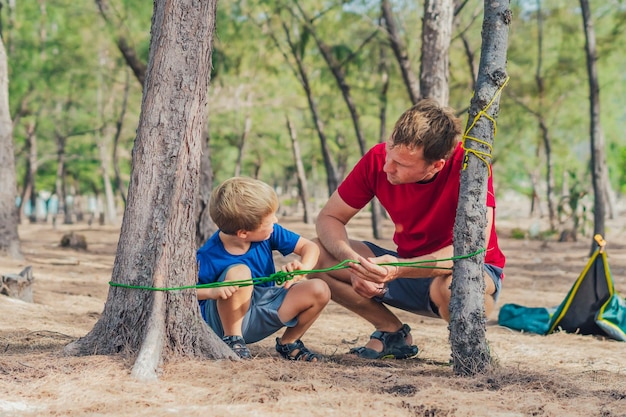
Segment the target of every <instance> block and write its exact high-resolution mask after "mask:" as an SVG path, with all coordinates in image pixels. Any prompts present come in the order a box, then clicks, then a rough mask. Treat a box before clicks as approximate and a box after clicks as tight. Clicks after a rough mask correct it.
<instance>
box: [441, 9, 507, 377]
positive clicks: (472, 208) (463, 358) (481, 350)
mask: <svg viewBox="0 0 626 417" xmlns="http://www.w3.org/2000/svg"><path fill="white" fill-rule="evenodd" d="M511 18H512V13H511V11H510V9H509V2H508V1H503V2H499V3H492V2H490V1H487V0H486V1H485V5H484V22H483V32H482V47H481V58H480V65H479V71H478V79H477V83H476V87H477V88H476V92H475V94H474V96H473V97H472V100H471V103H470V109H469V118H468V122H467V128H466V130H468V131H467V133H466V138H467V139H468V140H467V141H466V142H465V148H466V149H468V150H470V152H467V153H466V154H467V161H466V163H467V165H466V168H465V169H464V170H463V171H462V172H461V185H460V189H459V205H458V209H457V215H456V219H455V225H454V239H453V240H454V255H455V256H456V257H459V256H464V255H469V254H471V253H474V252H476V251H479V250H480V249H482V248H484V247H485V242H486V237H485V228H486V221H487V219H486V207H485V201H486V196H487V179H488V176H489V175H490V173H491V172H490V167H489V163H490V161H491V160H490V156H491V150H490V149H491V145H492V144H493V139H494V132H495V128H496V126H495V125H494V124H495V121H496V119H497V115H498V111H499V107H500V92H501V89H502V88H503V87H504V85H505V84H506V81H507V80H508V76H507V74H506V51H507V41H508V31H509V24H510V23H511ZM483 112H484V114H483ZM487 116H488V117H487ZM469 138H477V139H478V140H480V141H484V142H485V144H483V143H481V142H478V141H477V140H469ZM486 144H487V145H489V146H486ZM475 152H484V153H485V155H486V156H482V159H481V158H479V157H478V155H480V154H478V155H477V154H476V153H475ZM483 267H484V253H483V254H481V255H480V256H472V257H468V258H465V259H456V260H455V261H454V268H453V273H452V275H453V279H452V286H451V290H452V299H451V301H450V344H451V349H452V358H453V360H454V372H455V373H456V374H457V375H474V374H477V373H482V372H485V371H487V370H489V369H490V368H491V354H490V352H489V345H488V344H487V342H486V339H485V332H486V325H485V322H486V317H485V309H484V293H485V281H484V278H483V274H484V269H483Z"/></svg>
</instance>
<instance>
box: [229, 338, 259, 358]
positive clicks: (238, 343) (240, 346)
mask: <svg viewBox="0 0 626 417" xmlns="http://www.w3.org/2000/svg"><path fill="white" fill-rule="evenodd" d="M222 340H223V341H224V343H226V344H227V345H228V347H229V348H231V349H232V350H233V352H235V353H236V354H237V356H239V357H240V358H241V359H252V355H251V354H250V349H248V346H246V341H245V340H243V337H241V336H224V337H222Z"/></svg>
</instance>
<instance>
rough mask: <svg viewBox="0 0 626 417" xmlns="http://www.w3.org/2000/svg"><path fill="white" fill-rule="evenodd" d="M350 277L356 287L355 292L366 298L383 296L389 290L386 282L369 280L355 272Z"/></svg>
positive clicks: (354, 287)
mask: <svg viewBox="0 0 626 417" xmlns="http://www.w3.org/2000/svg"><path fill="white" fill-rule="evenodd" d="M350 279H351V280H352V288H353V289H354V292H356V293H357V294H359V295H360V296H361V297H364V298H374V297H382V296H383V295H385V292H386V291H387V288H386V287H385V284H378V283H376V282H371V281H367V280H364V279H363V278H359V277H358V276H356V275H354V274H353V275H352V276H351V277H350Z"/></svg>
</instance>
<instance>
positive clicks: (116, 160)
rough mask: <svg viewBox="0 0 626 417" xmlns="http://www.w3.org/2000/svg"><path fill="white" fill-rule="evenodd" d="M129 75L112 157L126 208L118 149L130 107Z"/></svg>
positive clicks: (117, 124)
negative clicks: (125, 117)
mask: <svg viewBox="0 0 626 417" xmlns="http://www.w3.org/2000/svg"><path fill="white" fill-rule="evenodd" d="M129 78H130V77H129V76H128V71H126V82H125V84H124V98H123V99H122V108H121V109H120V114H119V115H118V117H117V122H115V134H114V135H113V155H112V156H111V159H112V160H113V175H114V181H115V187H116V188H117V192H118V193H119V194H120V198H121V199H122V203H123V205H124V208H126V191H125V190H126V187H125V186H124V182H123V181H122V175H121V171H120V161H119V156H118V153H117V150H118V148H119V144H120V137H121V136H122V126H123V125H124V116H126V109H127V108H128V92H129V91H130V82H129V81H130V80H129Z"/></svg>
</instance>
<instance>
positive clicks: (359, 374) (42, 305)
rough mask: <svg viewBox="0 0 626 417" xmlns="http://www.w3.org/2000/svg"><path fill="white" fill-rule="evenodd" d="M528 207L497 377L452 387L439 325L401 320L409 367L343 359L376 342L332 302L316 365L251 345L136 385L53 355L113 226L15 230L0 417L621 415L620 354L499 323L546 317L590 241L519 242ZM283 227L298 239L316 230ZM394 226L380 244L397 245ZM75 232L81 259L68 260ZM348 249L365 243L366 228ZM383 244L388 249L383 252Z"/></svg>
mask: <svg viewBox="0 0 626 417" xmlns="http://www.w3.org/2000/svg"><path fill="white" fill-rule="evenodd" d="M524 210H527V209H526V208H525V206H524V205H519V204H511V205H510V207H508V209H500V208H499V211H498V220H497V226H498V229H499V235H500V239H501V247H502V249H503V251H504V252H505V254H506V255H507V266H506V269H505V272H506V278H505V281H504V287H503V292H502V295H501V297H500V300H499V302H498V306H497V309H496V311H494V312H493V313H492V314H491V315H490V316H489V317H488V322H487V334H486V335H487V340H488V342H489V345H490V348H491V352H492V355H493V358H494V359H495V361H496V366H495V369H494V371H493V372H490V373H489V374H487V375H479V376H476V377H458V376H455V375H454V372H453V368H452V366H450V365H449V360H450V345H449V342H448V335H449V332H448V327H447V325H446V323H445V322H444V321H442V320H439V319H433V318H427V317H421V316H416V315H413V314H408V313H405V312H398V314H399V316H400V318H401V319H402V320H403V321H404V322H406V323H408V324H409V325H410V326H411V328H412V329H413V332H412V334H413V337H414V341H415V343H416V344H417V345H418V346H419V348H420V353H419V355H418V357H417V358H415V359H411V360H404V361H396V360H381V361H367V360H359V359H356V358H354V357H352V356H351V355H347V354H346V352H347V351H348V350H349V349H350V348H351V347H355V346H360V345H362V344H364V343H365V342H366V340H367V339H368V335H369V334H370V333H371V332H372V331H373V329H372V328H371V326H370V325H369V324H368V323H367V322H365V321H364V320H362V319H360V318H357V317H356V316H355V315H353V314H351V313H349V312H348V311H347V310H345V309H343V308H341V307H340V306H338V305H337V304H335V303H333V302H331V303H330V304H329V306H328V307H327V308H326V310H325V311H324V312H323V314H322V315H321V317H320V318H319V319H318V321H317V322H316V323H315V324H314V325H313V327H312V328H311V329H310V330H309V332H307V334H306V335H305V337H304V338H303V339H304V341H305V343H306V344H307V346H309V347H310V348H312V349H313V350H316V351H318V352H320V353H323V354H325V355H327V357H328V360H327V361H325V362H324V363H319V364H312V363H294V362H288V361H285V360H283V359H280V358H279V356H278V354H277V353H276V352H275V350H274V347H273V341H274V338H273V337H270V338H268V339H266V340H263V341H261V342H259V343H255V344H252V345H250V349H251V351H252V354H253V356H254V359H253V360H251V361H246V362H240V361H228V360H226V361H211V360H205V361H191V360H179V361H176V362H170V363H167V364H165V365H164V366H163V369H162V373H161V375H160V377H159V380H158V381H156V382H151V383H143V382H139V381H137V380H135V379H133V378H132V377H131V375H130V369H131V366H132V363H130V362H129V361H128V360H125V359H124V358H121V357H114V356H97V355H95V356H90V357H66V356H63V355H61V351H62V349H63V347H64V346H65V345H66V344H68V343H69V342H71V341H73V340H75V339H77V338H79V337H81V336H84V335H85V334H87V333H88V332H89V331H90V330H91V329H92V327H93V325H94V324H95V323H96V321H97V320H98V318H99V316H100V314H101V313H102V310H103V307H104V303H105V301H106V297H107V294H108V288H109V287H108V284H107V283H108V281H109V280H110V278H111V271H112V267H113V262H114V258H115V251H116V244H117V240H118V237H119V228H115V227H105V226H96V225H93V226H88V225H87V224H76V225H59V226H57V227H56V228H55V227H53V226H52V225H51V224H39V225H31V224H24V225H22V226H20V229H19V233H20V237H21V239H22V249H23V252H24V254H25V256H26V260H25V261H21V262H18V261H13V260H10V259H7V258H0V273H3V274H6V273H18V272H20V271H21V270H22V269H23V268H24V267H25V266H28V265H31V266H32V268H33V272H34V277H35V281H34V284H33V286H34V303H26V302H23V301H18V300H15V299H11V298H8V297H6V296H0V416H44V415H45V416H77V417H78V416H151V417H160V416H297V415H301V416H324V417H327V416H333V415H337V416H377V417H381V416H425V417H426V416H428V417H434V416H502V417H504V416H574V417H576V416H584V417H589V416H605V417H607V416H626V354H625V353H626V345H625V344H624V343H623V342H618V341H614V340H611V339H607V338H605V337H601V336H582V335H577V334H566V333H562V332H559V333H554V334H551V335H548V336H540V335H535V334H529V333H520V332H517V331H513V330H511V329H508V328H505V327H501V326H499V325H498V322H497V318H498V309H499V307H500V306H502V305H503V304H506V303H516V304H521V305H525V306H536V307H553V306H556V305H558V304H559V303H560V302H561V301H562V300H563V299H564V298H565V296H566V295H567V292H568V291H569V289H570V288H571V286H572V284H573V283H574V281H575V280H576V278H577V277H578V276H579V274H580V273H581V272H582V271H583V269H584V267H585V265H586V264H587V261H588V260H589V248H590V244H591V237H589V236H587V237H581V238H579V241H578V242H565V243H559V242H557V241H556V238H554V237H551V238H544V239H541V240H534V239H529V238H525V239H513V238H512V236H513V234H514V230H515V229H518V230H526V231H528V230H532V229H533V228H535V229H536V227H537V225H539V226H540V227H545V225H544V224H543V223H542V222H544V220H541V221H540V220H537V219H528V218H520V217H519V216H520V212H522V211H524ZM625 217H626V211H625V210H624V208H622V209H621V211H620V212H619V213H618V215H617V216H616V218H615V219H614V220H610V221H608V222H607V236H605V238H606V240H607V241H608V245H607V249H606V250H607V253H608V255H609V258H608V259H609V265H610V267H611V271H612V275H613V278H614V281H615V288H616V290H617V291H618V292H619V293H621V294H625V293H626V222H625V221H624V219H625ZM280 221H281V223H282V224H283V225H284V226H286V227H288V228H291V229H292V230H295V231H297V232H300V233H301V234H302V235H304V236H306V237H313V236H314V227H313V226H311V225H304V224H303V223H302V222H300V221H299V219H297V218H292V217H285V218H282V219H280ZM391 230H392V229H391V226H390V225H389V224H386V225H385V234H386V236H387V237H390V236H391ZM69 231H74V232H76V233H79V234H82V235H84V236H85V237H86V239H87V243H88V248H87V250H86V251H78V250H72V249H66V248H62V247H61V246H60V244H59V243H60V241H61V237H62V236H63V235H64V234H66V233H68V232H69ZM350 231H351V234H352V236H353V237H357V238H365V239H370V238H371V237H370V236H371V233H370V227H369V222H368V220H367V219H366V218H359V219H357V221H355V222H354V224H352V225H351V227H350ZM377 243H379V244H381V245H385V246H391V243H390V240H389V239H385V240H381V241H379V242H377Z"/></svg>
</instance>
